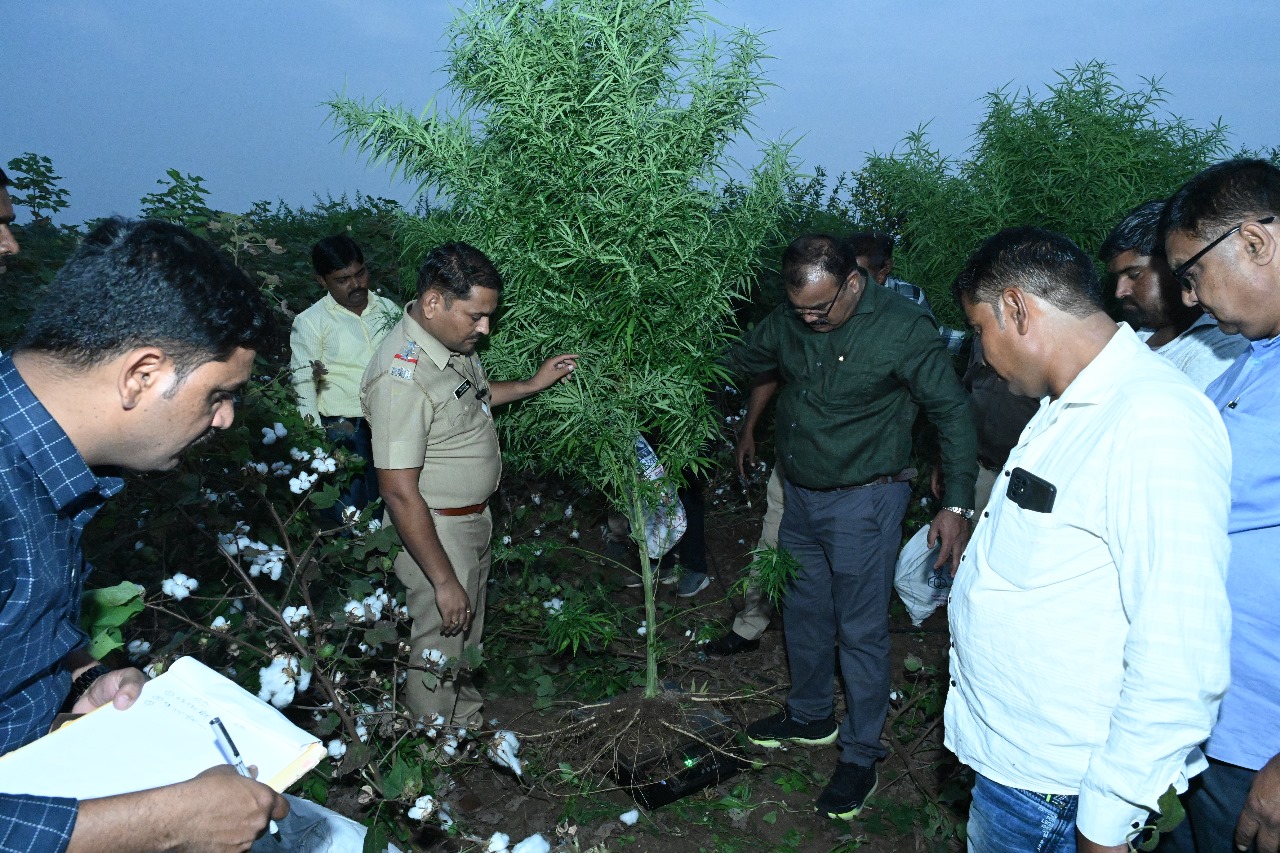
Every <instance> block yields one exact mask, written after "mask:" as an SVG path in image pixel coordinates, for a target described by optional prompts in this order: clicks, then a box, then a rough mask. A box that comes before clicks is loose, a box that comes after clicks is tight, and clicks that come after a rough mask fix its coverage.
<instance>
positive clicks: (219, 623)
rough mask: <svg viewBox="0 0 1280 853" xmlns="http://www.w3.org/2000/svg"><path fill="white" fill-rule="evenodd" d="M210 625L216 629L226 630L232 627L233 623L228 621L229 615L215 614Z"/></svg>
mask: <svg viewBox="0 0 1280 853" xmlns="http://www.w3.org/2000/svg"><path fill="white" fill-rule="evenodd" d="M209 627H210V628H212V629H213V630H215V631H226V630H227V629H228V628H230V627H231V623H230V622H228V621H227V617H225V616H215V617H213V622H211V623H210V624H209Z"/></svg>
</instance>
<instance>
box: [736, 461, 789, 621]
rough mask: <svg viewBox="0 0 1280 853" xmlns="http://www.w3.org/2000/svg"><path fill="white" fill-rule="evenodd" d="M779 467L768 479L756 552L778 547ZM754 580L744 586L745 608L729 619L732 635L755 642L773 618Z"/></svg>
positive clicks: (781, 476)
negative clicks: (731, 625)
mask: <svg viewBox="0 0 1280 853" xmlns="http://www.w3.org/2000/svg"><path fill="white" fill-rule="evenodd" d="M783 476H784V475H783V473H782V466H781V465H780V464H775V465H774V466H773V473H771V474H770V475H769V485H768V487H767V488H766V500H767V503H766V505H765V510H764V521H763V523H761V525H760V542H759V543H758V544H757V546H756V547H758V548H777V547H778V527H779V526H780V525H781V524H782V510H783V506H784V502H783V501H784V499H783V496H782V478H783ZM754 580H755V579H754V578H751V579H750V580H749V581H748V582H747V589H746V592H745V593H744V595H745V596H746V604H745V605H744V606H743V608H742V610H740V611H738V614H737V615H736V616H734V617H733V633H735V634H737V635H738V636H739V637H742V638H743V639H744V640H757V639H759V638H760V635H761V634H763V633H764V632H765V630H766V629H767V628H768V627H769V620H770V619H771V618H773V602H772V601H770V600H769V599H768V598H766V597H765V596H764V594H763V593H762V592H761V591H760V587H759V586H757V585H756V584H755V583H754Z"/></svg>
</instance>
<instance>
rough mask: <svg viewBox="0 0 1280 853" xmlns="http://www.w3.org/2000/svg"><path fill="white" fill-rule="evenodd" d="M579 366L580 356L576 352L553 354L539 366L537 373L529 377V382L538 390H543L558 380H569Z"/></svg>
mask: <svg viewBox="0 0 1280 853" xmlns="http://www.w3.org/2000/svg"><path fill="white" fill-rule="evenodd" d="M577 367H578V356H577V354H576V353H562V354H561V355H553V356H551V358H549V359H547V360H546V361H544V362H542V366H541V367H539V368H538V372H537V373H535V374H533V376H531V377H529V384H530V385H532V386H533V387H534V388H535V389H536V390H537V391H542V390H543V389H546V388H550V387H551V386H552V385H554V384H556V383H557V382H568V381H569V377H570V376H572V375H573V371H574V370H576V369H577Z"/></svg>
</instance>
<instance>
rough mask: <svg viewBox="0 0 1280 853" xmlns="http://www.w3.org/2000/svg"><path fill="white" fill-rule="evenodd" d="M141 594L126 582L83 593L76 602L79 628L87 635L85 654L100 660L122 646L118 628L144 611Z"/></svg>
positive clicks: (132, 584)
mask: <svg viewBox="0 0 1280 853" xmlns="http://www.w3.org/2000/svg"><path fill="white" fill-rule="evenodd" d="M142 593H143V589H142V587H140V586H138V585H137V584H136V583H131V582H129V581H123V582H121V583H119V584H116V585H115V586H112V587H104V588H102V589H92V590H86V591H85V593H84V595H83V596H81V599H80V627H81V629H83V630H84V632H85V633H86V634H88V635H89V654H91V655H92V656H93V657H95V658H98V659H101V658H102V656H103V655H105V654H107V653H108V652H111V651H114V650H115V649H118V648H120V647H122V646H123V645H124V638H123V636H122V634H121V633H120V628H121V626H123V625H124V624H125V623H126V622H128V621H129V620H130V619H132V618H133V617H134V616H137V615H138V614H139V613H141V612H142V611H143V610H144V609H145V608H146V603H145V602H144V601H143V600H142Z"/></svg>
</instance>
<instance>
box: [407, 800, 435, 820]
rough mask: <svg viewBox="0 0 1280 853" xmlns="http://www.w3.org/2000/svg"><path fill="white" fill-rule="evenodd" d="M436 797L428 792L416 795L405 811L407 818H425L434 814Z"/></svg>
mask: <svg viewBox="0 0 1280 853" xmlns="http://www.w3.org/2000/svg"><path fill="white" fill-rule="evenodd" d="M435 811H436V798H435V797H433V796H431V795H430V794H426V795H425V796H421V797H418V799H417V800H415V801H414V803H413V805H412V806H410V808H409V811H408V812H407V814H408V817H409V820H426V819H427V818H429V817H431V815H433V814H435Z"/></svg>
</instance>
